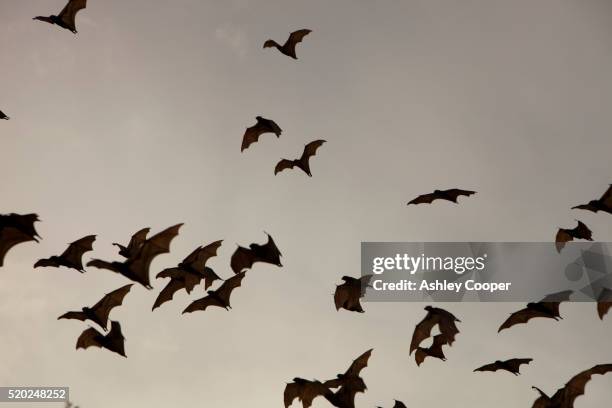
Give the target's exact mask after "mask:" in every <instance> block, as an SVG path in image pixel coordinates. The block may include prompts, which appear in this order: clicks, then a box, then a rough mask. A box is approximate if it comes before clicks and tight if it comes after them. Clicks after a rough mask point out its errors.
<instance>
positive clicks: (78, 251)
mask: <svg viewBox="0 0 612 408" xmlns="http://www.w3.org/2000/svg"><path fill="white" fill-rule="evenodd" d="M95 241H96V236H95V235H88V236H86V237H83V238H81V239H79V240H76V241H74V242H72V243H71V244H69V245H68V248H67V249H66V250H65V251H64V252H63V253H62V254H61V255H59V256H58V255H53V256H51V257H50V258H45V259H39V260H38V261H37V262H36V263H35V264H34V268H39V267H45V268H49V267H51V268H59V267H61V266H63V267H66V268H69V269H76V270H77V271H79V272H81V273H85V269H83V255H84V254H85V253H87V252H90V251H93V243H94V242H95Z"/></svg>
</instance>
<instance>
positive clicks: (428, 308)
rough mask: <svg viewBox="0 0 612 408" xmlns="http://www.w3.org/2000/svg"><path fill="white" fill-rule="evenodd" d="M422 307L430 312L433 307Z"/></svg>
mask: <svg viewBox="0 0 612 408" xmlns="http://www.w3.org/2000/svg"><path fill="white" fill-rule="evenodd" d="M424 309H425V310H427V311H428V312H432V311H433V307H432V306H425V308H424Z"/></svg>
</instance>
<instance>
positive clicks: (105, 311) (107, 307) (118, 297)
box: [91, 283, 133, 328]
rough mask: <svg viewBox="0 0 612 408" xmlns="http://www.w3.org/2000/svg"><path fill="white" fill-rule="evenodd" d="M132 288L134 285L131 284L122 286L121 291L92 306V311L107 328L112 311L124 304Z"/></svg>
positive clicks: (117, 290) (109, 294) (108, 294)
mask: <svg viewBox="0 0 612 408" xmlns="http://www.w3.org/2000/svg"><path fill="white" fill-rule="evenodd" d="M132 286H133V284H131V283H130V284H129V285H125V286H122V287H120V288H119V289H116V290H114V291H112V292H110V293H107V294H106V295H105V296H104V297H103V298H102V299H101V300H100V301H99V302H98V303H96V304H95V305H93V306H92V308H91V309H92V310H93V313H94V314H95V315H96V316H97V317H98V319H99V320H100V322H103V323H104V327H105V328H106V323H107V322H108V316H109V315H110V312H111V310H113V308H115V307H117V306H121V305H122V304H123V299H124V298H125V296H126V295H127V294H128V293H129V292H130V289H132Z"/></svg>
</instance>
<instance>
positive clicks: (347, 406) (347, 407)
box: [324, 377, 367, 408]
mask: <svg viewBox="0 0 612 408" xmlns="http://www.w3.org/2000/svg"><path fill="white" fill-rule="evenodd" d="M366 390H367V387H366V385H365V382H364V381H363V379H362V378H361V377H352V378H349V379H347V380H344V384H343V385H342V387H340V389H339V390H338V391H337V392H336V393H334V394H332V393H326V394H325V395H324V397H325V398H327V400H328V401H329V402H331V403H332V405H334V406H335V407H342V408H355V396H356V395H357V393H360V392H365V391H366Z"/></svg>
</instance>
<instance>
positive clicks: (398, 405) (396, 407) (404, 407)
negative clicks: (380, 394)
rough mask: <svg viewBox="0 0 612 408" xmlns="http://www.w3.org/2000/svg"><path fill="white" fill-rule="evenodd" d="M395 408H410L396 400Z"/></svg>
mask: <svg viewBox="0 0 612 408" xmlns="http://www.w3.org/2000/svg"><path fill="white" fill-rule="evenodd" d="M393 408H408V407H407V406H406V404H404V403H403V402H402V401H398V400H395V404H393Z"/></svg>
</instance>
